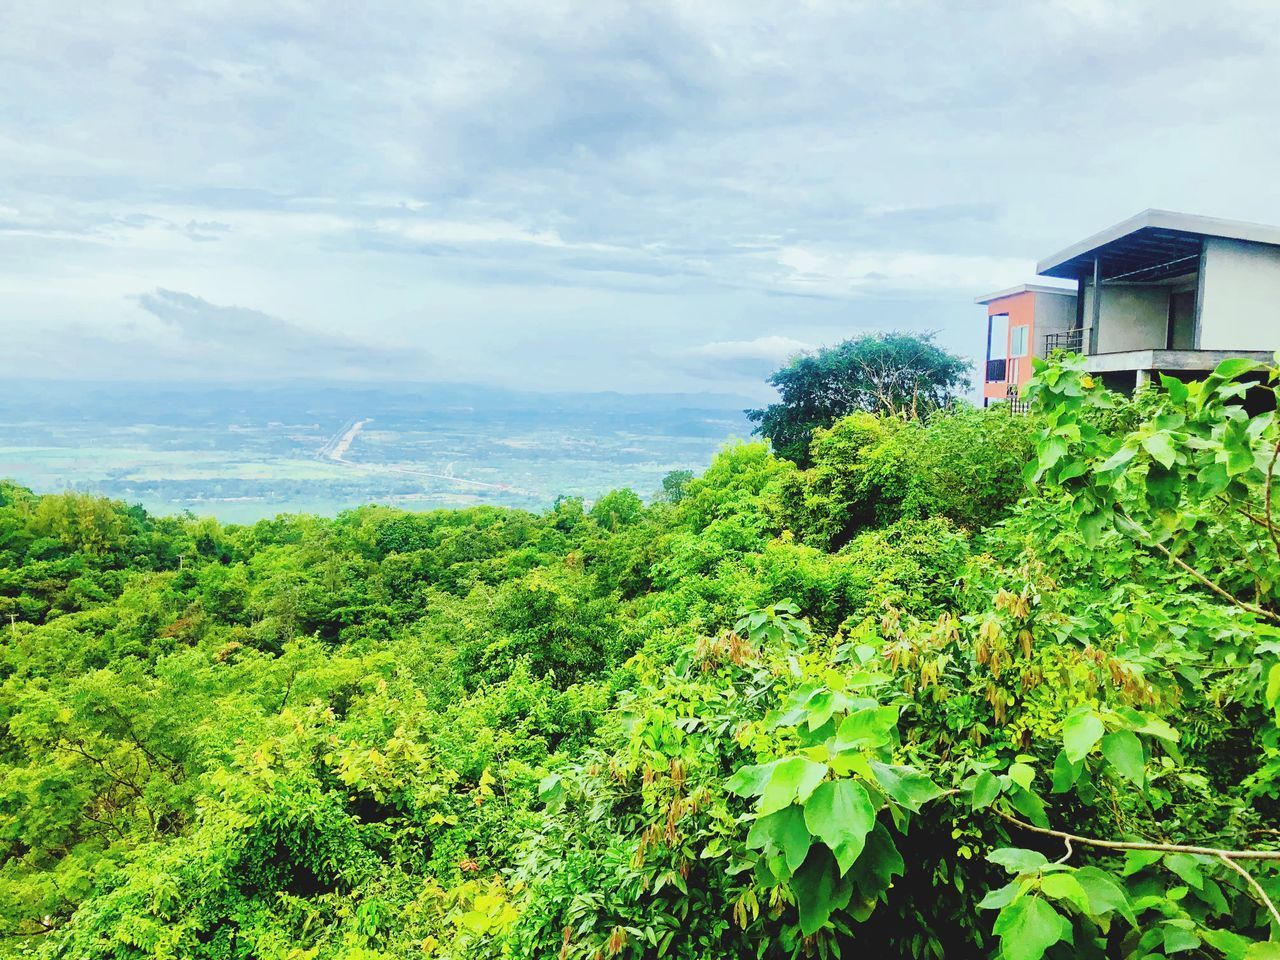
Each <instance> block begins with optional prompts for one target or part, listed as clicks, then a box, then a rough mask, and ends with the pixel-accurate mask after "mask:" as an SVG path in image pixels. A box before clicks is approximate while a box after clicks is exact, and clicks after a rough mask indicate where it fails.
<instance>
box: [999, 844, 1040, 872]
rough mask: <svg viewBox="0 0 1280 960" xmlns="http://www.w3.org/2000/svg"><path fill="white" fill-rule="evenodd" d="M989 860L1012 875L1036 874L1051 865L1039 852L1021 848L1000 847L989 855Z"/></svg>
mask: <svg viewBox="0 0 1280 960" xmlns="http://www.w3.org/2000/svg"><path fill="white" fill-rule="evenodd" d="M987 859H988V860H990V861H991V862H992V863H998V864H999V865H1000V866H1002V867H1004V868H1005V869H1006V870H1008V871H1009V872H1010V873H1035V872H1036V871H1037V870H1039V869H1041V868H1042V867H1045V866H1047V865H1048V863H1049V860H1048V858H1047V857H1046V856H1045V855H1044V854H1043V853H1041V852H1040V851H1039V850H1023V849H1022V848H1021V847H1000V848H999V849H998V850H992V851H991V852H990V853H988V854H987Z"/></svg>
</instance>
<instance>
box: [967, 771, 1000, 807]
mask: <svg viewBox="0 0 1280 960" xmlns="http://www.w3.org/2000/svg"><path fill="white" fill-rule="evenodd" d="M999 795H1000V780H999V778H997V777H996V775H995V774H994V773H992V772H991V771H990V770H983V771H982V772H981V773H980V774H978V776H977V777H976V778H975V779H974V781H973V797H972V799H971V800H970V802H971V803H972V805H973V809H975V810H981V809H983V808H984V807H989V806H991V804H992V803H994V802H995V799H996V797H998V796H999Z"/></svg>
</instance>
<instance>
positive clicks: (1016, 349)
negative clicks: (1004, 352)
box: [1009, 327, 1027, 357]
mask: <svg viewBox="0 0 1280 960" xmlns="http://www.w3.org/2000/svg"><path fill="white" fill-rule="evenodd" d="M1026 355H1027V328H1026V327H1012V328H1010V330H1009V356H1011V357H1025V356H1026Z"/></svg>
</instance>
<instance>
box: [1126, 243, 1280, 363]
mask: <svg viewBox="0 0 1280 960" xmlns="http://www.w3.org/2000/svg"><path fill="white" fill-rule="evenodd" d="M1201 283H1202V284H1203V290H1202V291H1201V301H1200V342H1199V343H1198V344H1197V346H1198V347H1199V348H1200V349H1201V350H1277V349H1280V247H1275V246H1271V245H1269V244H1265V243H1249V242H1247V241H1244V240H1227V239H1225V238H1222V237H1210V238H1208V239H1207V240H1206V241H1205V248H1204V272H1203V275H1202V277H1201ZM1102 303H1103V307H1104V308H1105V306H1106V299H1105V297H1104V298H1103V301H1102Z"/></svg>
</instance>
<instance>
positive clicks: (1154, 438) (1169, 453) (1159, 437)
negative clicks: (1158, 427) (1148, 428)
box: [1142, 433, 1178, 470]
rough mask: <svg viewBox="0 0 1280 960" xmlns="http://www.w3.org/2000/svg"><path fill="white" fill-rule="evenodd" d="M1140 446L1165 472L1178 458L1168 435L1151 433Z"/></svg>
mask: <svg viewBox="0 0 1280 960" xmlns="http://www.w3.org/2000/svg"><path fill="white" fill-rule="evenodd" d="M1142 446H1143V448H1144V449H1145V450H1146V451H1147V453H1149V454H1151V457H1152V459H1153V460H1155V461H1156V462H1157V463H1159V464H1160V465H1161V466H1163V467H1164V468H1165V469H1166V470H1168V469H1170V468H1171V467H1172V466H1173V464H1174V461H1175V460H1176V459H1177V457H1178V454H1177V451H1175V450H1174V448H1173V442H1172V441H1171V440H1170V439H1169V434H1167V433H1153V434H1152V435H1151V436H1149V437H1147V438H1146V439H1145V440H1143V441H1142Z"/></svg>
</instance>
